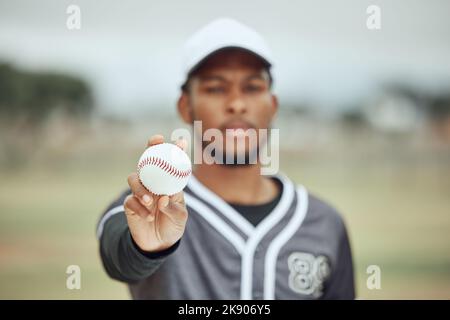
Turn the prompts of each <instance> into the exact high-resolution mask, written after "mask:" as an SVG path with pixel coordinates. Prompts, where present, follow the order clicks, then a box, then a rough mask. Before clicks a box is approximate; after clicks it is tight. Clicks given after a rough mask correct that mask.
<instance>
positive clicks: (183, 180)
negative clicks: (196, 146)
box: [137, 143, 192, 196]
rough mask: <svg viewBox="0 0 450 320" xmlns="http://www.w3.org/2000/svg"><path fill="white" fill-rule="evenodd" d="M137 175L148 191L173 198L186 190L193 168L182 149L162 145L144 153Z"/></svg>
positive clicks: (165, 144)
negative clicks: (172, 196)
mask: <svg viewBox="0 0 450 320" xmlns="http://www.w3.org/2000/svg"><path fill="white" fill-rule="evenodd" d="M137 173H138V176H139V179H140V180H141V183H142V184H143V185H144V187H146V188H147V189H148V191H150V192H152V193H154V194H156V195H168V196H171V195H173V194H175V193H177V192H180V191H181V190H183V189H184V187H185V186H186V184H187V183H188V180H189V177H190V176H191V173H192V167H191V161H190V159H189V157H188V155H187V154H186V153H185V152H184V151H183V150H182V149H181V148H180V147H178V146H176V145H174V144H171V143H161V144H157V145H154V146H151V147H149V148H147V150H145V151H144V153H143V154H142V156H141V157H140V159H139V162H138V166H137Z"/></svg>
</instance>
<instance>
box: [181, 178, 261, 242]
mask: <svg viewBox="0 0 450 320" xmlns="http://www.w3.org/2000/svg"><path fill="white" fill-rule="evenodd" d="M188 186H189V189H191V190H192V192H194V193H195V194H196V195H198V196H199V197H200V198H201V199H203V200H205V201H206V202H208V203H210V204H211V205H212V206H213V207H215V208H216V209H217V210H218V211H219V212H223V213H224V214H225V215H226V216H227V217H228V218H229V219H230V220H231V221H232V222H233V223H234V224H235V225H236V226H237V227H239V229H241V230H242V232H244V233H245V234H246V235H250V234H251V233H252V232H253V231H254V230H255V227H254V226H253V225H252V224H251V223H250V222H249V221H248V220H247V219H245V218H244V217H243V216H242V215H241V214H240V213H239V212H237V211H236V210H234V208H233V207H231V206H230V205H229V204H228V203H226V202H225V201H224V200H223V199H222V198H220V197H219V196H218V195H216V194H215V193H214V192H212V191H211V190H209V189H208V188H207V187H205V186H204V185H203V184H202V183H200V181H198V180H197V178H196V177H195V176H193V175H192V176H191V177H190V178H189V182H188Z"/></svg>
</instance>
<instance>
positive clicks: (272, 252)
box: [264, 185, 308, 300]
mask: <svg viewBox="0 0 450 320" xmlns="http://www.w3.org/2000/svg"><path fill="white" fill-rule="evenodd" d="M297 199H298V200H297V208H296V210H295V213H294V215H293V216H292V218H291V220H289V222H288V224H287V226H286V227H285V228H284V229H283V231H281V232H280V233H279V234H278V235H277V236H276V237H275V238H274V239H273V240H272V242H271V243H270V245H269V247H268V249H267V253H266V258H265V263H264V299H265V300H273V299H275V282H276V267H277V260H278V254H279V252H280V249H281V248H282V247H283V246H284V245H285V244H286V242H287V241H288V240H289V239H290V238H291V237H292V236H293V235H294V233H295V232H296V231H297V230H298V229H299V228H300V226H301V225H302V223H303V220H304V219H305V216H306V212H307V211H308V194H307V191H306V189H305V187H303V186H301V185H300V186H299V187H298V190H297Z"/></svg>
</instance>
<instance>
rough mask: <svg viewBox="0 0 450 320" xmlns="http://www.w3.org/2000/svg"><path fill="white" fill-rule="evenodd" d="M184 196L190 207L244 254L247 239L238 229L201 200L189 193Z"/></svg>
mask: <svg viewBox="0 0 450 320" xmlns="http://www.w3.org/2000/svg"><path fill="white" fill-rule="evenodd" d="M184 198H185V200H186V204H187V205H188V206H189V207H191V208H193V209H194V210H195V211H196V212H197V213H198V214H199V215H201V216H202V217H203V218H204V219H205V220H206V221H208V222H209V223H210V224H211V225H212V226H213V227H214V228H215V229H216V231H217V232H219V233H221V234H222V235H223V236H224V237H225V238H227V239H228V241H230V242H231V244H233V245H234V247H235V248H236V250H237V251H238V252H239V254H241V255H242V253H243V252H244V249H245V241H244V239H243V238H242V237H241V236H240V235H239V234H238V233H237V232H236V231H234V230H233V229H232V228H231V227H230V226H229V225H228V224H227V223H225V221H223V220H222V219H221V218H220V217H219V216H217V215H216V214H215V213H214V212H213V211H212V210H211V209H210V208H208V206H206V205H205V204H203V203H202V202H201V201H199V200H197V199H196V198H194V197H193V196H191V195H189V194H187V193H185V194H184Z"/></svg>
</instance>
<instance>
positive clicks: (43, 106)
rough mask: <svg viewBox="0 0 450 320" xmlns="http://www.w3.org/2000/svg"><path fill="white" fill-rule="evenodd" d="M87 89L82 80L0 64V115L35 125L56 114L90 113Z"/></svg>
mask: <svg viewBox="0 0 450 320" xmlns="http://www.w3.org/2000/svg"><path fill="white" fill-rule="evenodd" d="M93 106H94V104H93V97H92V92H91V89H90V87H89V86H88V84H87V83H86V82H84V81H83V80H82V79H79V78H76V77H73V76H68V75H64V74H56V73H48V72H29V71H22V70H18V69H16V68H15V67H13V66H12V65H10V64H5V63H3V64H2V63H0V116H1V117H2V118H4V120H14V119H17V118H22V119H24V120H25V121H26V122H27V123H28V124H29V125H38V124H40V123H42V122H43V120H45V119H47V118H48V117H49V115H50V114H51V113H52V112H53V111H55V110H58V111H62V112H64V113H65V114H67V115H69V116H73V117H85V116H89V115H90V114H91V112H92V111H93Z"/></svg>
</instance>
